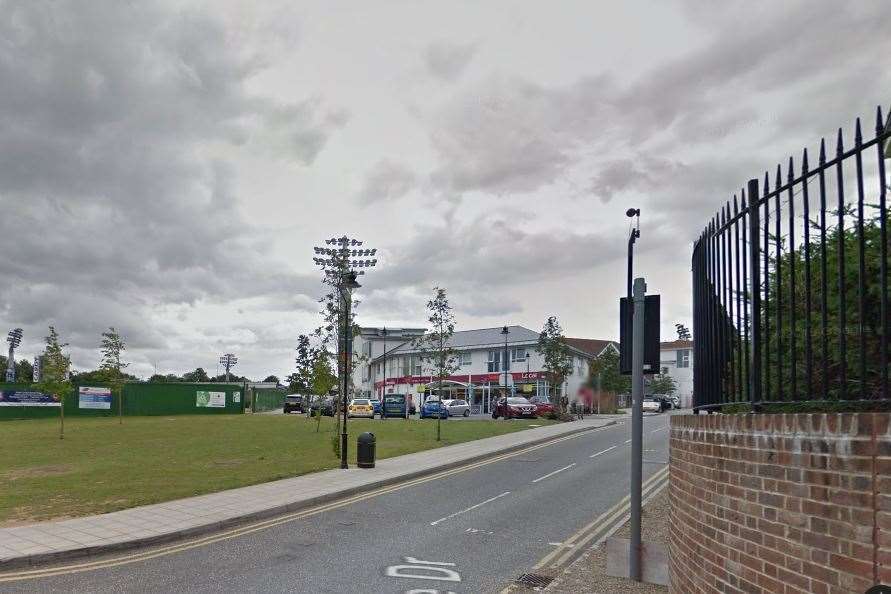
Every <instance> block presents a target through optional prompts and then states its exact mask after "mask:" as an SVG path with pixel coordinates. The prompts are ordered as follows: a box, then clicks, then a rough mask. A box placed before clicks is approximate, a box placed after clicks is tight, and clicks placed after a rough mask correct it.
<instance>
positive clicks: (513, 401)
mask: <svg viewBox="0 0 891 594" xmlns="http://www.w3.org/2000/svg"><path fill="white" fill-rule="evenodd" d="M507 403H508V404H530V402H529V401H528V400H526V399H525V398H508V399H507Z"/></svg>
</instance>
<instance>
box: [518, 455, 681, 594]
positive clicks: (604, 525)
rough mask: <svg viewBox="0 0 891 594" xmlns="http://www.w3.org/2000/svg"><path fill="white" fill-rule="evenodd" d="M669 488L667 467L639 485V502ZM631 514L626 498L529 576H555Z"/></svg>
mask: <svg viewBox="0 0 891 594" xmlns="http://www.w3.org/2000/svg"><path fill="white" fill-rule="evenodd" d="M666 485H668V467H667V466H666V467H665V468H663V469H662V470H660V471H659V472H657V473H656V474H654V475H653V476H651V477H650V478H648V479H647V480H646V481H644V483H643V485H642V501H643V502H644V503H646V501H647V500H648V499H650V498H652V497H653V496H654V495H656V494H657V493H659V491H661V490H662V489H663V488H664V487H665V486H666ZM630 512H631V499H630V496H628V495H626V496H625V497H623V498H622V499H621V500H620V501H619V502H618V503H617V504H616V505H614V506H613V507H611V508H610V509H608V510H607V511H605V512H604V513H602V514H601V515H600V516H598V517H597V519H595V520H594V521H593V522H591V523H590V524H587V525H586V526H584V527H582V529H581V530H579V531H578V532H576V533H575V534H573V535H572V536H570V537H569V538H568V539H566V540H565V541H563V543H561V544H560V546H558V547H557V548H556V549H554V550H553V551H551V552H550V553H548V554H547V555H545V556H544V557H543V558H542V559H541V561H539V562H538V563H536V564H535V567H533V568H532V571H531V573H540V572H546V573H547V574H548V575H557V574H558V573H559V572H560V570H561V569H563V568H565V567H566V566H568V565H569V564H570V563H571V562H572V561H573V560H574V559H575V558H576V557H578V556H579V555H581V554H582V553H583V552H584V551H585V550H586V549H587V548H588V547H589V545H591V543H594V544H597V543H599V542H601V541H602V540H603V539H605V538H607V537H608V536H609V535H610V534H612V533H613V532H615V531H616V530H617V529H618V528H620V527H621V526H622V524H624V523H625V522H626V521H627V519H628V516H629V514H630ZM512 588H513V586H508V587H507V588H505V589H504V590H502V594H505V593H507V592H511V591H512Z"/></svg>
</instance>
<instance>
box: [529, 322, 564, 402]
mask: <svg viewBox="0 0 891 594" xmlns="http://www.w3.org/2000/svg"><path fill="white" fill-rule="evenodd" d="M535 351H536V352H537V353H538V354H539V355H541V356H542V357H544V365H543V367H544V369H545V371H547V372H548V374H549V375H550V377H551V381H553V382H554V388H555V389H554V393H553V396H552V397H551V402H552V403H553V404H554V406H555V408H556V409H557V411H559V413H561V414H562V413H564V412H565V411H564V410H563V403H562V402H561V400H560V390H559V386H561V385H563V381H564V379H565V378H566V376H567V375H569V374H570V373H571V372H572V355H570V354H569V347H568V346H566V342H565V337H564V336H563V328H562V327H561V326H560V322H558V321H557V317H556V316H551V317H549V318H548V319H547V321H545V324H544V327H543V328H542V330H541V333H540V334H539V335H538V346H537V347H535Z"/></svg>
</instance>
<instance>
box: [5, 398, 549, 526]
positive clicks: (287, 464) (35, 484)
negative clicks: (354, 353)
mask: <svg viewBox="0 0 891 594" xmlns="http://www.w3.org/2000/svg"><path fill="white" fill-rule="evenodd" d="M551 422H552V421H547V420H541V419H539V420H535V421H521V420H512V421H489V420H486V421H443V423H442V437H443V439H442V441H439V442H437V441H436V421H434V420H424V421H420V420H407V421H406V420H401V419H388V420H386V421H383V422H382V421H380V420H373V421H372V420H364V419H363V420H358V419H351V420H350V422H349V433H350V448H349V454H350V460H351V464H355V460H356V437H357V436H358V435H359V433H362V432H364V431H371V432H372V433H374V434H375V436H376V438H377V457H378V458H379V459H380V458H389V457H392V456H400V455H402V454H409V453H412V452H417V451H420V450H426V449H430V448H436V447H442V446H447V445H452V444H456V443H461V442H465V441H471V440H474V439H482V438H484V437H491V436H493V435H502V434H505V433H512V432H514V431H519V430H522V429H526V428H528V427H529V425H546V424H550V423H551ZM333 431H334V420H333V419H331V418H327V417H326V418H324V419H323V420H322V424H321V430H320V431H319V432H318V433H316V423H315V421H309V420H307V419H306V418H305V417H303V416H296V415H291V416H284V415H278V416H276V415H219V416H207V415H196V416H176V417H128V418H126V419H125V420H124V424H123V425H119V424H118V421H117V419H116V418H94V419H90V418H76V417H75V418H72V419H66V420H65V439H64V440H60V439H59V438H58V421H57V420H55V419H34V420H23V421H4V422H2V423H0V432H2V435H3V443H4V444H5V445H6V446H7V447H6V450H5V451H6V455H4V456H3V457H2V458H0V485H3V487H2V488H0V526H10V525H15V524H20V523H29V522H35V521H40V520H47V519H51V518H62V517H74V516H83V515H90V514H97V513H105V512H110V511H115V510H120V509H125V508H128V507H134V506H137V505H146V504H150V503H158V502H161V501H169V500H171V499H179V498H182V497H190V496H192V495H201V494H204V493H212V492H214V491H222V490H224V489H233V488H236V487H243V486H245V485H252V484H257V483H262V482H267V481H272V480H276V479H282V478H288V477H293V476H298V475H301V474H306V473H309V472H316V471H319V470H326V469H329V468H337V467H338V466H339V459H338V458H337V457H336V456H335V454H334V451H333V449H332V446H331V435H332V434H333Z"/></svg>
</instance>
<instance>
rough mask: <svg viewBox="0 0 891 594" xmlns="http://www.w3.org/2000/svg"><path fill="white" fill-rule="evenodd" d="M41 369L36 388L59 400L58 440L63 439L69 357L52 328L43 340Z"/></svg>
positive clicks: (69, 389)
mask: <svg viewBox="0 0 891 594" xmlns="http://www.w3.org/2000/svg"><path fill="white" fill-rule="evenodd" d="M44 342H46V348H45V349H44V351H43V368H42V369H41V372H40V382H39V383H38V384H37V388H38V389H39V390H40V391H41V392H44V393H45V394H49V395H51V396H53V397H55V398H58V399H59V439H65V398H66V397H67V396H68V394H69V393H70V392H71V380H70V379H69V377H68V376H69V371H70V370H71V357H69V356H68V355H66V354H65V353H63V352H62V349H64V348H65V347H67V346H68V344H67V343H65V344H62V343H60V342H59V334H58V332H56V329H55V327H54V326H50V327H49V336H47V337H46V338H45V339H44Z"/></svg>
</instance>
